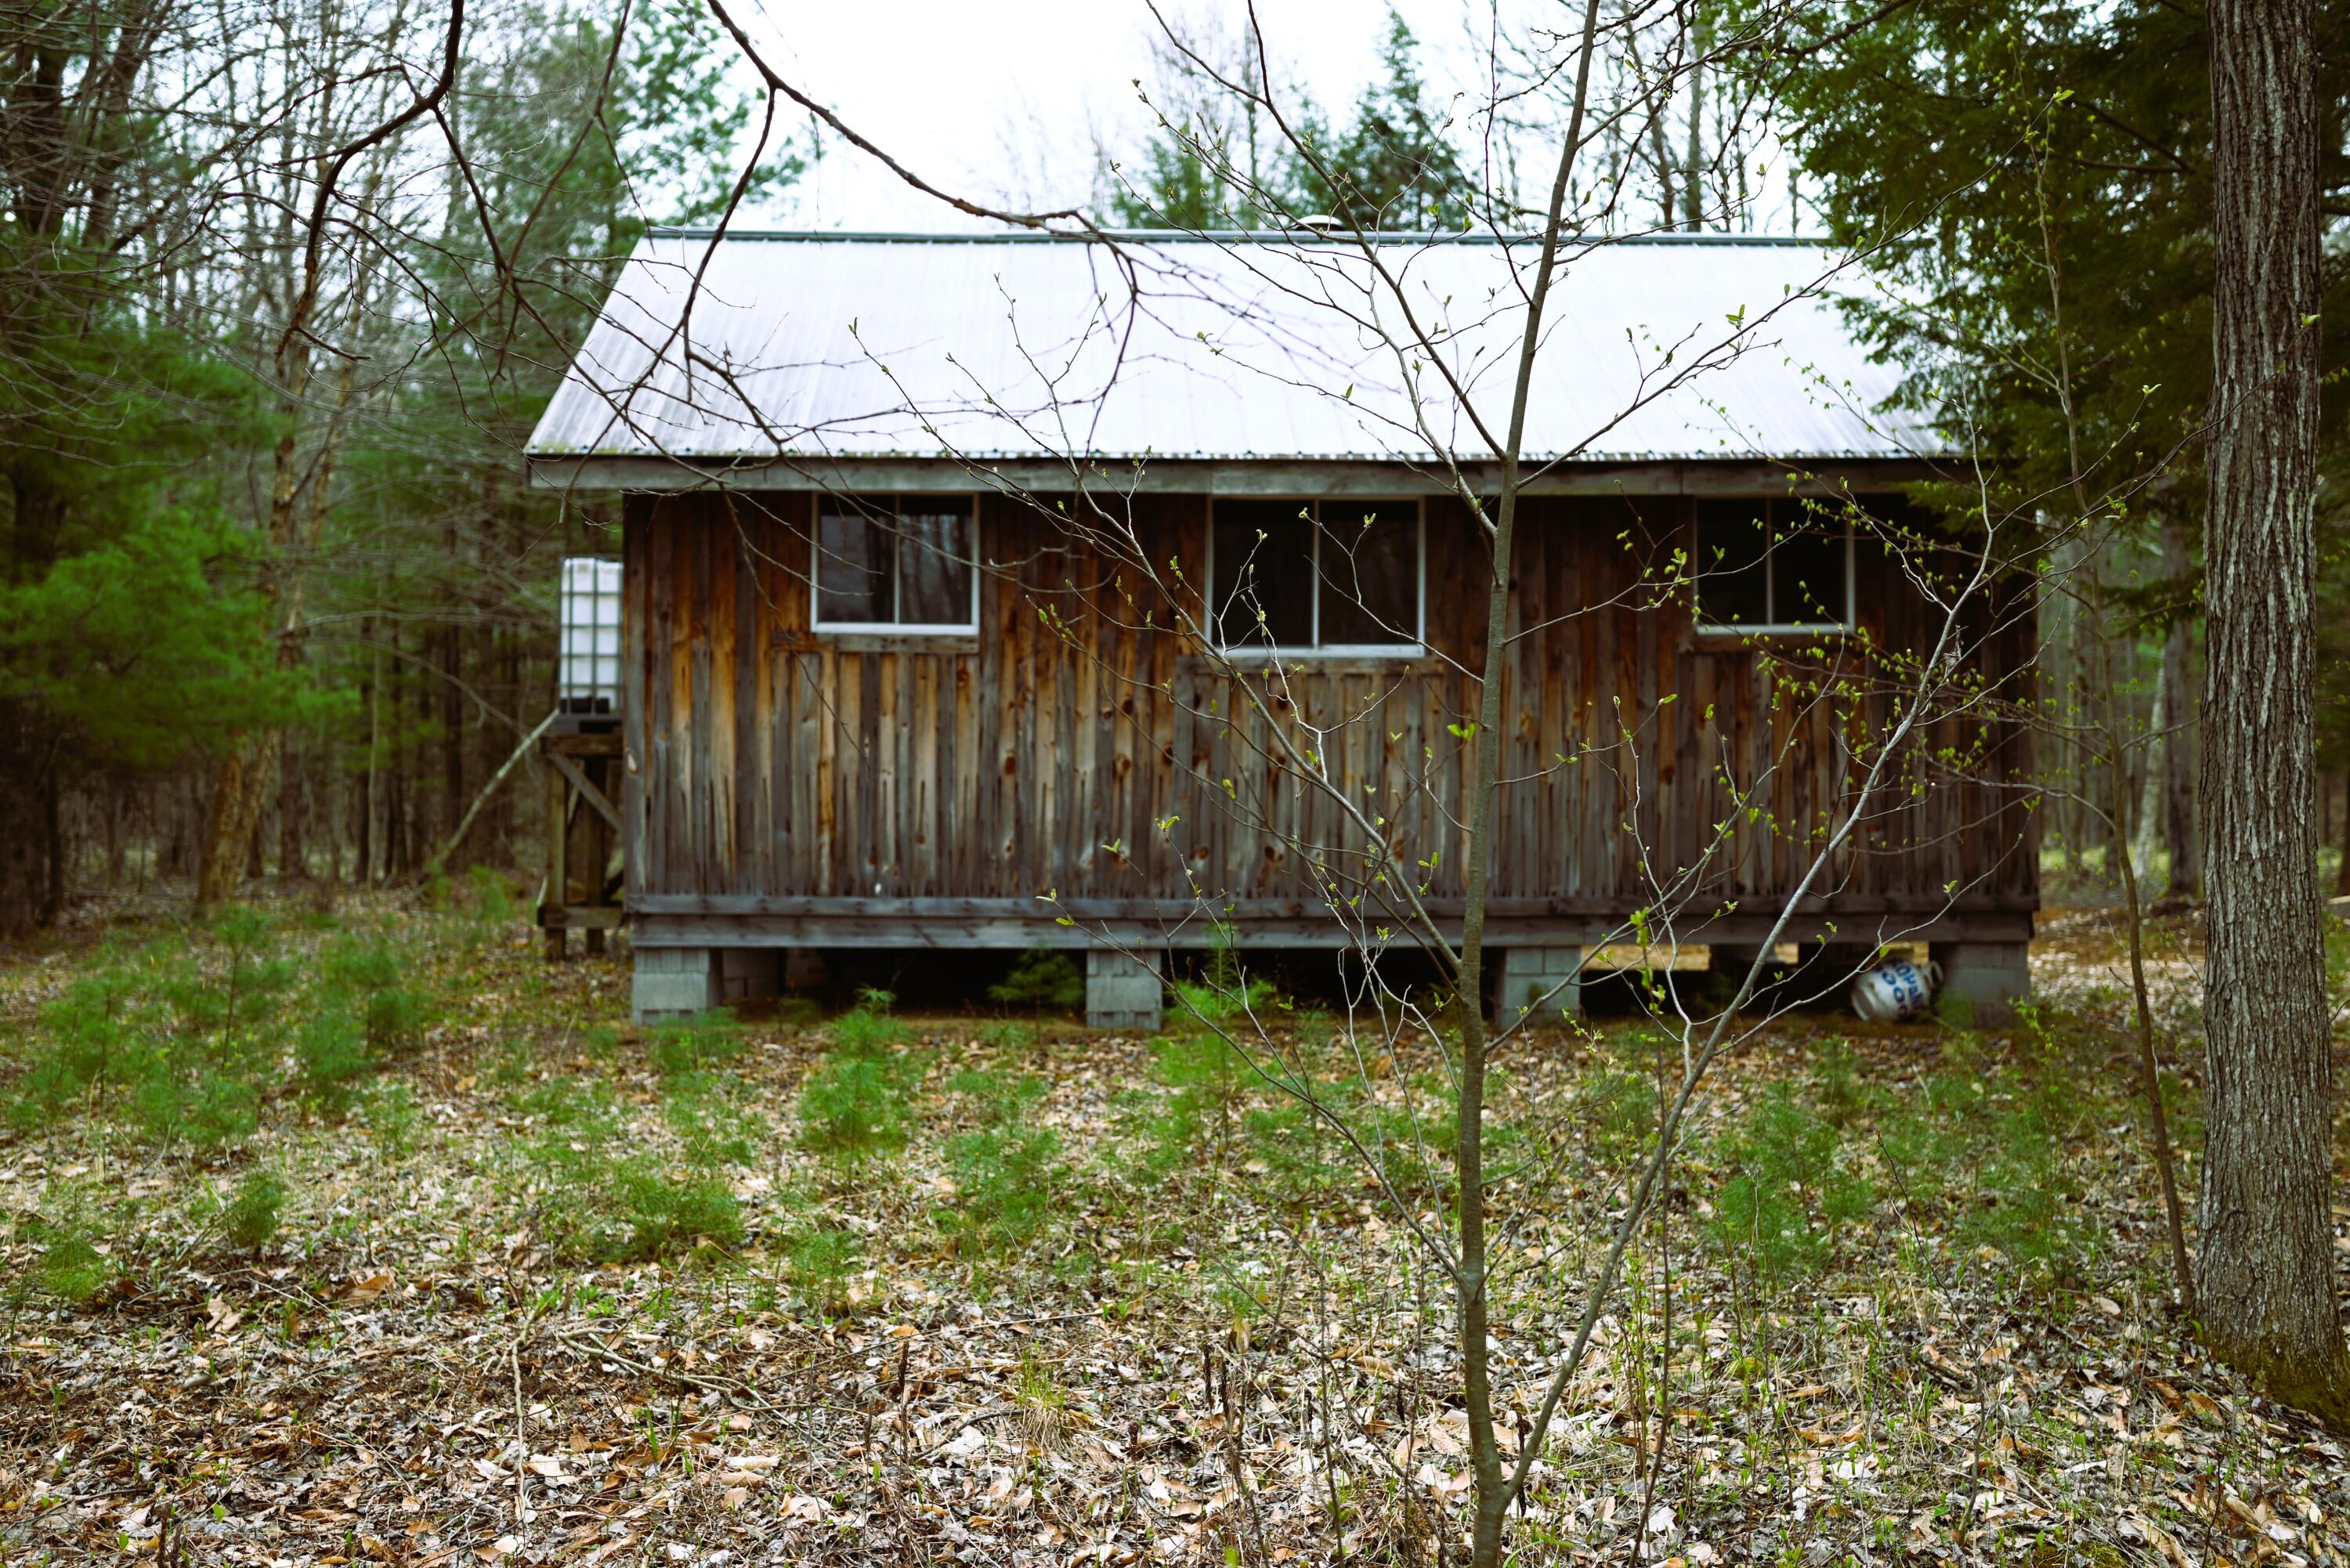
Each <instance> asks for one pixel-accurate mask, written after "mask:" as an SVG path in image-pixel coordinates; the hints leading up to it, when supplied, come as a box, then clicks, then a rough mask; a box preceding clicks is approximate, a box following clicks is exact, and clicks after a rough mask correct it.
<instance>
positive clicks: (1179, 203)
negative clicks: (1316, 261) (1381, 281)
mask: <svg viewBox="0 0 2350 1568" xmlns="http://www.w3.org/2000/svg"><path fill="white" fill-rule="evenodd" d="M1418 52H1419V43H1418V40H1416V39H1415V38H1414V37H1413V36H1412V34H1411V29H1410V28H1409V27H1407V26H1404V22H1403V18H1402V17H1401V16H1399V15H1397V14H1396V13H1395V12H1394V11H1392V10H1390V11H1389V12H1388V34H1387V37H1386V40H1385V41H1384V43H1383V44H1382V45H1381V47H1380V51H1379V59H1380V65H1381V67H1382V70H1383V73H1384V74H1383V76H1382V77H1381V78H1380V79H1379V80H1378V81H1376V82H1373V83H1371V84H1370V85H1368V86H1367V87H1366V88H1364V89H1363V92H1362V95H1361V96H1360V98H1359V99H1357V101H1356V105H1355V118H1354V121H1353V123H1352V124H1351V125H1350V126H1349V127H1348V128H1347V130H1346V132H1345V134H1343V135H1339V134H1336V133H1334V132H1333V131H1332V130H1331V128H1330V125H1329V121H1328V119H1327V118H1326V116H1325V115H1324V114H1323V112H1322V110H1321V109H1320V108H1319V107H1318V106H1317V105H1316V104H1315V102H1314V101H1313V100H1312V99H1310V98H1307V97H1305V95H1304V94H1302V93H1301V94H1296V95H1295V96H1294V98H1293V99H1290V100H1289V101H1285V102H1284V106H1283V113H1284V117H1285V119H1286V120H1287V125H1286V134H1284V132H1283V131H1282V130H1274V128H1273V127H1272V125H1271V124H1270V123H1269V118H1270V117H1269V116H1267V115H1265V113H1264V110H1263V106H1261V105H1259V104H1255V103H1252V102H1243V101H1234V100H1233V99H1232V96H1231V95H1227V94H1225V93H1223V92H1222V89H1221V88H1212V85H1211V90H1208V91H1204V92H1203V91H1200V90H1198V89H1199V88H1200V85H1201V78H1200V76H1199V74H1198V73H1197V72H1196V71H1191V72H1190V73H1189V74H1188V76H1187V75H1186V73H1185V72H1184V71H1183V70H1182V69H1180V68H1179V69H1178V70H1177V71H1176V72H1175V73H1174V74H1175V76H1176V77H1177V78H1178V81H1177V83H1176V86H1175V88H1174V89H1173V90H1171V91H1170V92H1169V93H1168V94H1167V95H1166V96H1169V97H1170V98H1177V97H1180V98H1181V99H1187V100H1190V101H1188V102H1185V103H1182V104H1179V105H1175V106H1173V107H1171V108H1170V109H1167V110H1162V112H1161V114H1160V118H1159V125H1158V128H1157V129H1156V130H1154V131H1153V133H1152V135H1151V137H1150V139H1149V141H1148V142H1146V143H1145V145H1144V148H1143V151H1142V157H1141V167H1140V168H1139V170H1138V171H1136V173H1135V175H1134V176H1133V177H1131V178H1130V179H1128V180H1127V181H1125V182H1122V183H1121V184H1120V186H1119V188H1118V191H1117V192H1115V193H1114V194H1113V195H1112V197H1111V201H1110V212H1111V214H1112V216H1113V217H1114V218H1115V219H1116V221H1117V222H1118V223H1124V224H1126V225H1128V226H1129V227H1135V228H1174V229H1189V230H1201V229H1232V228H1256V227H1285V226H1287V225H1290V224H1294V223H1297V222H1298V221H1299V220H1300V219H1304V218H1308V217H1316V216H1324V217H1332V218H1336V219H1337V220H1338V221H1339V222H1341V223H1345V224H1347V225H1348V226H1350V227H1355V228H1362V229H1385V230H1404V231H1421V230H1456V229H1460V228H1462V227H1463V226H1465V225H1466V224H1467V223H1468V222H1469V218H1470V213H1471V202H1470V196H1471V191H1472V189H1473V187H1472V186H1471V183H1470V181H1469V177H1468V175H1467V174H1466V173H1465V172H1464V171H1462V169H1461V163H1460V160H1459V158H1458V157H1457V156H1456V155H1455V154H1454V152H1453V151H1452V149H1451V145H1450V144H1449V143H1448V142H1447V141H1446V140H1445V139H1444V128H1443V127H1442V126H1441V125H1440V124H1438V123H1436V122H1435V121H1434V120H1432V119H1430V115H1429V112H1428V109H1427V107H1426V105H1425V104H1424V102H1423V101H1422V100H1423V99H1424V96H1425V92H1426V88H1424V86H1423V85H1422V83H1421V81H1420V77H1419V62H1418V58H1417V57H1418ZM1275 141H1279V142H1280V143H1281V146H1280V150H1279V151H1278V152H1277V153H1275V152H1274V151H1272V144H1273V143H1274V142H1275ZM1261 149H1262V151H1261Z"/></svg>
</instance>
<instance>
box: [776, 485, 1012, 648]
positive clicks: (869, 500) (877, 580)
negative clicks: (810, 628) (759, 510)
mask: <svg viewBox="0 0 2350 1568" xmlns="http://www.w3.org/2000/svg"><path fill="white" fill-rule="evenodd" d="M973 514H974V508H973V506H972V498H971V497H970V496H968V495H858V496H831V495H827V496H820V497H818V498H817V502H816V629H817V630H819V631H824V630H840V631H904V632H926V631H945V632H970V631H975V630H976V629H978V627H979V574H978V573H977V572H976V571H974V570H973V569H972V559H973V551H972V516H973Z"/></svg>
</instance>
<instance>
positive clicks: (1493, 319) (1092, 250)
mask: <svg viewBox="0 0 2350 1568" xmlns="http://www.w3.org/2000/svg"><path fill="white" fill-rule="evenodd" d="M1378 254H1379V258H1380V263H1381V267H1382V269H1383V270H1384V273H1385V276H1384V277H1379V276H1377V275H1375V274H1374V273H1373V271H1372V269H1371V267H1370V266H1369V265H1368V264H1367V262H1366V261H1365V260H1364V258H1363V256H1362V254H1361V253H1360V252H1359V251H1357V250H1355V249H1354V248H1353V247H1352V246H1350V245H1348V244H1345V243H1343V242H1340V241H1338V240H1336V239H1332V240H1327V241H1325V240H1316V239H1313V238H1311V237H1310V236H1307V237H1304V238H1303V239H1302V243H1301V238H1300V237H1296V236H1285V235H1249V236H1216V237H1211V238H1208V239H1201V238H1198V237H1191V236H1181V235H1171V234H1170V235H1155V236H1154V235H1146V236H1131V237H1128V238H1126V239H1124V240H1122V241H1121V242H1120V243H1118V244H1101V243H1081V242H1076V241H1071V240H1067V239H1060V238H1051V237H1046V236H1034V235H1026V234H1016V235H1015V234H1005V235H993V234H981V235H972V234H941V235H904V234H859V235H840V234H729V235H728V236H727V237H726V238H725V239H724V240H723V241H721V242H719V243H718V244H716V245H715V247H714V249H713V247H712V242H711V239H710V237H709V236H708V235H707V234H700V233H693V232H674V233H656V234H653V235H651V236H650V237H649V238H647V239H646V240H644V241H643V242H642V243H641V244H639V246H638V248H637V252H636V254H634V255H633V256H632V257H630V259H629V262H628V263H627V265H625V266H624V267H623V269H622V271H621V273H620V275H619V281H618V282H617V284H616V285H615V286H614V288H613V290H612V295H611V297H610V298H609V299H608V301H607V302H606V304H605V306H604V312H603V315H602V317H600V318H599V319H598V322H597V324H596V327H595V328H594V330H593V331H592V332H591V333H590V334H589V336H588V339H587V344H586V346H585V347H584V348H582V349H581V350H580V352H579V355H578V358H577V359H576V360H575V361H574V363H573V365H572V368H571V371H570V374H569V375H568V376H567V378H566V379H565V381H564V383H563V386H562V388H561V389H560V390H558V391H557V393H556V397H555V399H554V400H553V401H552V403H550V404H549V406H548V408H547V410H546V416H545V417H544V418H543V419H541V420H540V421H539V424H538V429H537V430H536V431H535V432H534V433H533V435H532V437H531V442H530V452H531V455H532V456H534V457H539V458H547V457H565V456H569V457H587V456H598V457H634V458H659V457H672V458H685V459H692V460H698V461H704V462H706V461H710V460H728V459H744V458H748V459H754V460H755V459H761V458H773V457H776V456H793V457H806V458H818V457H821V458H832V459H851V458H856V459H868V458H878V459H908V458H915V459H929V458H941V457H945V458H958V457H959V458H965V459H974V460H989V461H994V460H1004V459H1018V458H1034V457H1052V456H1062V455H1071V454H1083V455H1087V456H1092V457H1097V458H1103V459H1112V460H1119V461H1125V460H1130V459H1134V458H1139V457H1144V456H1153V457H1157V458H1160V459H1211V460H1227V461H1229V460H1240V459H1351V460H1380V461H1409V462H1430V461H1432V460H1434V459H1435V458H1436V456H1437V452H1438V449H1439V448H1440V447H1442V448H1446V449H1449V450H1451V451H1452V452H1455V453H1456V454H1459V455H1461V456H1463V457H1474V458H1483V457H1485V456H1487V455H1488V454H1489V452H1488V448H1487V446H1486V442H1485V441H1484V440H1483V439H1482V437H1481V435H1480V434H1479V430H1478V422H1479V421H1480V420H1481V419H1482V421H1485V422H1486V423H1487V424H1488V425H1489V426H1490V427H1492V428H1493V429H1495V430H1496V431H1498V429H1499V427H1500V426H1501V425H1502V424H1503V421H1506V418H1507V415H1508V409H1509V401H1510V389H1511V384H1512V380H1513V377H1514V375H1515V367H1516V361H1515V354H1516V342H1517V337H1518V328H1519V324H1520V323H1521V322H1522V321H1523V311H1524V301H1523V289H1524V287H1525V286H1526V285H1527V283H1528V281H1529V280H1530V279H1531V277H1532V275H1533V271H1534V264H1535V260H1536V257H1537V254H1538V251H1537V247H1536V246H1535V244H1534V242H1532V241H1523V242H1509V243H1500V242H1495V241H1493V240H1491V239H1481V240H1475V241H1469V240H1465V239H1464V238H1463V237H1462V236H1419V237H1416V238H1405V237H1397V238H1394V239H1392V240H1390V241H1388V242H1386V243H1383V244H1381V246H1380V248H1379V252H1378ZM697 279H698V281H697ZM1861 286H1865V285H1863V284H1862V282H1861V280H1859V279H1858V278H1857V277H1856V276H1855V275H1853V274H1852V273H1851V272H1850V271H1849V269H1846V268H1843V267H1840V265H1839V258H1838V257H1837V256H1836V254H1835V253H1834V252H1832V251H1831V250H1829V249H1828V248H1827V247H1825V246H1824V245H1821V244H1815V243H1807V242H1794V243H1791V242H1787V241H1774V240H1763V239H1752V238H1746V237H1742V236H1720V235H1704V236H1679V237H1673V238H1665V239H1659V240H1653V241H1648V242H1639V243H1620V242H1618V243H1612V244H1605V245H1598V246H1593V247H1589V248H1586V249H1581V250H1575V251H1571V252H1570V253H1569V259H1568V261H1567V264H1566V265H1565V269H1564V271H1563V273H1562V274H1561V275H1560V277H1559V280H1558V283H1557V285H1556V287H1555V292H1554V294H1553V296H1552V297H1551V301H1550V304H1549V306H1548V309H1547V311H1546V313H1545V322H1544V329H1543V332H1544V343H1543V347H1542V352H1541V354H1540V356H1539V357H1538V358H1537V360H1536V368H1535V372H1534V396H1533V398H1532V400H1531V402H1530V406H1529V411H1528V421H1527V431H1526V438H1525V452H1526V453H1527V454H1528V456H1529V457H1530V458H1533V459H1535V460H1557V459H1562V458H1564V459H1569V460H1579V461H1591V462H1627V461H1662V460H1692V459H1696V460H1702V459H1720V458H1743V459H1752V458H1756V457H1772V458H1792V459H1798V460H1837V459H1843V460H1851V459H1869V458H1899V457H1905V456H1913V455H1916V454H1918V452H1920V451H1921V450H1925V449H1928V448H1930V447H1931V446H1933V445H1934V444H1935V443H1933V442H1932V441H1930V439H1929V437H1927V436H1926V434H1925V433H1924V432H1923V431H1920V430H1919V429H1918V427H1917V425H1916V424H1915V422H1914V421H1910V420H1908V419H1906V418H1899V417H1890V416H1887V415H1885V414H1883V413H1881V412H1879V411H1878V405H1879V404H1880V403H1881V402H1882V401H1883V400H1885V398H1886V397H1887V394H1889V393H1890V392H1891V391H1892V389H1893V387H1894V383H1895V379H1896V372H1895V370H1894V369H1892V368H1890V367H1888V366H1885V365H1880V364H1876V363H1873V362H1871V360H1870V358H1869V356H1868V353H1867V351H1866V348H1864V347H1863V346H1862V345H1861V344H1859V343H1858V342H1856V340H1855V338H1854V337H1853V336H1852V334H1851V333H1850V332H1849V331H1848V330H1847V329H1846V324H1845V319H1844V317H1843V314H1842V312H1841V311H1840V310H1839V308H1838V307H1837V306H1836V305H1835V301H1834V298H1833V297H1832V296H1834V295H1835V294H1837V293H1849V292H1852V291H1854V290H1855V289H1856V288H1858V287H1861ZM689 299H691V309H690V310H689V309H688V308H687V302H688V300H689ZM681 318H682V319H681ZM1415 326H1416V327H1417V328H1418V329H1419V334H1420V335H1422V336H1424V337H1425V339H1426V341H1428V342H1430V343H1432V344H1433V345H1434V346H1435V347H1434V350H1433V352H1432V353H1430V352H1427V351H1411V350H1409V349H1403V350H1402V351H1399V345H1407V344H1409V342H1410V341H1411V340H1412V338H1413V337H1414V335H1415V334H1414V327H1415ZM1445 372H1449V375H1448V374H1446V373H1445ZM1464 393H1465V397H1464V395H1463V394H1464Z"/></svg>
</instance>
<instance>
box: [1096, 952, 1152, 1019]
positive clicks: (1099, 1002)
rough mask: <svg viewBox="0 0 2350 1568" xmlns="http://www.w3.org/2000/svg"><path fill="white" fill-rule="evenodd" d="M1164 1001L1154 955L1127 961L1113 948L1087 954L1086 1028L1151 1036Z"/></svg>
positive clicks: (1124, 956)
mask: <svg viewBox="0 0 2350 1568" xmlns="http://www.w3.org/2000/svg"><path fill="white" fill-rule="evenodd" d="M1166 997H1167V987H1166V982H1165V981H1161V980H1160V979H1159V955H1158V954H1157V953H1155V952H1145V953H1142V954H1139V955H1137V956H1133V957H1129V956H1128V954H1125V953H1122V952H1119V951H1118V950H1116V949H1114V948H1089V949H1087V951H1086V1024H1087V1027H1088V1028H1092V1029H1119V1030H1126V1031H1128V1032H1131V1033H1152V1032H1154V1031H1156V1030H1157V1029H1158V1027H1159V1010H1160V1008H1161V1006H1162V1005H1163V1003H1164V1002H1165V1001H1166Z"/></svg>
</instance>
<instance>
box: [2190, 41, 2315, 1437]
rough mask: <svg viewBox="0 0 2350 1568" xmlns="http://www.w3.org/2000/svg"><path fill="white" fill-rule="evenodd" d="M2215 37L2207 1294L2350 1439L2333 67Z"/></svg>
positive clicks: (2287, 1387)
mask: <svg viewBox="0 0 2350 1568" xmlns="http://www.w3.org/2000/svg"><path fill="white" fill-rule="evenodd" d="M2210 19H2211V97H2212V110H2213V112H2212V128H2213V160H2212V172H2213V225H2212V228H2213V242H2214V244H2213V257H2214V262H2215V267H2214V275H2213V286H2212V310H2211V317H2212V389H2211V391H2212V399H2211V455H2210V486H2211V497H2210V539H2209V545H2208V550H2207V559H2206V563H2205V567H2204V570H2205V574H2206V576H2205V599H2206V614H2207V616H2208V618H2209V625H2208V632H2207V637H2208V647H2207V649H2206V655H2205V661H2204V662H2205V676H2204V694H2203V719H2204V725H2205V734H2204V743H2203V797H2202V805H2203V826H2204V835H2205V843H2206V846H2207V847H2208V849H2209V850H2210V856H2209V861H2210V870H2209V874H2208V876H2207V878H2206V881H2207V885H2208V892H2209V894H2210V916H2209V925H2210V942H2209V948H2208V952H2207V956H2206V959H2205V961H2204V1010H2205V1016H2206V1021H2207V1031H2208V1046H2207V1049H2208V1051H2209V1072H2210V1095H2209V1098H2208V1102H2207V1105H2206V1111H2205V1115H2206V1127H2207V1132H2206V1135H2205V1146H2204V1167H2203V1194H2202V1212H2201V1216H2200V1220H2201V1231H2202V1239H2201V1247H2200V1251H2199V1276H2198V1279H2197V1293H2198V1295H2199V1297H2200V1298H2201V1304H2202V1309H2203V1331H2204V1334H2205V1336H2206V1338H2207V1339H2208V1341H2209V1342H2210V1345H2211V1348H2212V1349H2213V1350H2214V1351H2215V1352H2216V1353H2217V1354H2218V1355H2220V1357H2221V1358H2222V1359H2224V1360H2226V1361H2227V1362H2229V1363H2230V1365H2231V1366H2236V1367H2237V1368H2239V1369H2240V1370H2241V1371H2243V1372H2245V1373H2246V1374H2248V1375H2250V1376H2252V1377H2253V1378H2255V1379H2256V1380H2258V1381H2259V1382H2261V1383H2262V1384H2264V1385H2265V1386H2267V1388H2268V1389H2269V1391H2270V1392H2271V1393H2272V1394H2273V1395H2274V1396H2275V1397H2278V1398H2280V1399H2282V1400H2285V1401H2287V1402H2289V1403H2292V1404H2294V1405H2298V1406H2301V1407H2303V1408H2305V1409H2308V1410H2311V1411H2313V1412H2314V1413H2316V1414H2318V1415H2320V1416H2322V1417H2324V1418H2325V1419H2327V1420H2328V1421H2330V1422H2333V1423H2334V1424H2336V1425H2338V1426H2340V1425H2350V1353H2345V1350H2344V1347H2343V1341H2342V1331H2341V1328H2340V1326H2339V1324H2338V1322H2337V1320H2336V1317H2335V1314H2334V1267H2333V1262H2334V1247H2333V1231H2332V1225H2331V1216H2330V1213H2329V1199H2330V1197H2331V1193H2332V1186H2333V1180H2332V1178H2333V1168H2332V1164H2333V1162H2332V1158H2331V1157H2332V1146H2333V1137H2332V1134H2333V1124H2334V1117H2333V1106H2334V1070H2333V1056H2332V1053H2331V1051H2330V1049H2329V1041H2328V1038H2327V1034H2328V1030H2327V1017H2326V1005H2325V950H2324V938H2323V936H2322V933H2321V928H2320V925H2319V921H2320V920H2321V919H2323V914H2322V911H2321V909H2320V906H2319V900H2318V890H2317V874H2316V868H2317V831H2316V830H2317V811H2316V805H2317V795H2316V756H2315V744H2314V742H2315V726H2314V712H2313V703H2314V665H2315V652H2314V627H2313V626H2312V611H2311V599H2312V596H2313V594H2314V588H2315V577H2316V556H2317V535H2316V511H2315V504H2316V485H2317V462H2316V453H2317V350H2318V334H2317V327H2316V314H2315V313H2316V311H2317V308H2318V294H2319V278H2318V188H2317V179H2318V171H2317V161H2318V138H2317V130H2318V118H2317V104H2316V89H2317V59H2316V48H2315V43H2314V36H2313V35H2314V27H2313V17H2312V5H2311V0H2265V3H2263V0H2214V4H2213V5H2211V7H2210Z"/></svg>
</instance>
